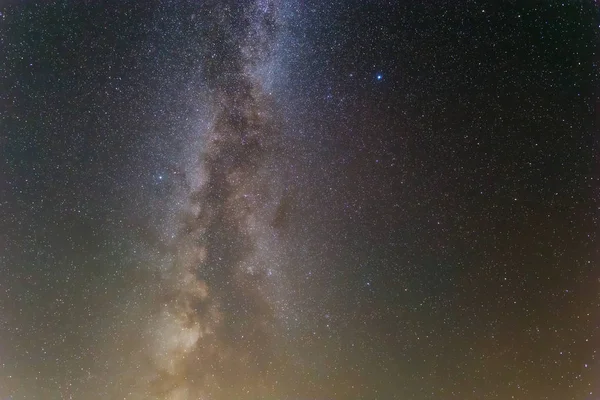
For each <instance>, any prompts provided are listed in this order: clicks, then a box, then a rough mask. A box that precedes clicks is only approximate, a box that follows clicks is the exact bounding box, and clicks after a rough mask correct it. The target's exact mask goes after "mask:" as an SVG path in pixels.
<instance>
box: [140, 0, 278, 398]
mask: <svg viewBox="0 0 600 400" xmlns="http://www.w3.org/2000/svg"><path fill="white" fill-rule="evenodd" d="M206 7H207V8H206V10H201V11H200V14H202V15H208V21H202V23H206V24H208V26H209V28H208V29H209V30H210V35H209V36H208V38H209V40H208V42H207V43H203V46H206V49H207V50H206V51H207V52H208V53H209V54H210V53H211V52H214V58H217V60H215V61H214V64H212V59H213V57H212V56H211V55H208V56H207V57H206V59H207V60H210V61H209V62H208V63H207V65H205V66H204V71H205V76H206V79H207V82H208V85H209V86H210V88H211V89H212V96H211V98H212V101H213V103H212V107H211V111H212V113H214V116H213V118H212V122H211V124H210V126H209V128H208V130H207V132H206V133H205V136H204V137H203V147H202V148H200V149H197V151H198V155H199V157H198V164H199V165H198V167H199V168H197V169H196V170H195V172H194V173H195V174H196V176H191V177H189V178H188V179H190V184H189V187H190V188H191V189H190V193H189V197H188V199H187V204H186V206H185V209H183V210H181V213H182V220H183V222H182V227H181V231H180V233H179V235H178V236H177V238H176V239H175V241H174V243H173V244H172V247H173V248H174V253H175V259H174V262H173V265H172V268H171V270H169V271H168V274H167V275H168V277H167V278H166V279H167V282H168V283H166V296H167V299H166V301H165V305H164V307H163V309H162V310H161V311H160V315H159V316H158V317H157V318H156V320H155V325H154V324H153V325H151V326H150V330H151V332H150V336H153V337H154V338H155V342H154V343H152V344H151V346H150V351H151V357H152V360H153V363H154V365H155V368H156V377H155V378H153V379H152V380H151V383H150V386H151V389H150V393H152V394H153V395H156V396H166V397H165V398H168V399H188V398H189V399H191V398H199V396H200V398H203V397H202V396H204V395H212V397H210V398H228V396H233V395H235V393H237V392H238V391H239V393H238V395H241V394H243V393H244V391H246V390H248V389H249V388H251V387H252V388H255V387H257V386H260V382H261V379H263V378H264V377H263V374H264V373H265V371H267V370H268V367H269V365H272V363H273V361H274V360H272V359H271V357H270V354H269V341H270V340H271V334H272V333H271V331H272V330H273V329H274V326H273V325H274V312H275V310H274V308H273V304H272V303H271V302H270V299H269V288H268V287H267V282H265V277H266V276H267V274H270V273H272V269H273V268H275V266H274V265H272V264H271V263H269V264H268V265H267V262H268V260H266V259H265V258H264V253H268V252H276V251H277V249H271V248H268V246H265V243H268V242H265V237H267V238H268V237H269V236H275V235H276V234H277V232H276V231H275V228H273V220H274V219H275V211H276V209H277V202H278V200H279V188H278V186H279V185H278V184H279V182H278V177H277V176H276V174H275V173H274V172H273V171H272V170H271V169H270V162H272V158H273V156H274V154H275V151H276V149H277V145H278V141H279V136H280V131H279V129H278V126H277V117H276V116H275V115H274V111H273V107H272V104H271V103H272V100H271V99H270V96H269V93H266V92H265V88H264V87H263V84H262V82H261V77H260V76H258V74H257V68H260V67H262V66H264V65H265V64H266V63H268V62H269V59H270V56H271V53H272V52H273V46H274V42H275V40H276V38H275V35H276V34H277V25H278V20H277V18H278V15H277V12H278V10H277V5H276V3H275V2H272V1H258V2H237V1H234V2H217V3H215V4H211V5H208V6H206ZM204 12H206V14H204ZM267 240H268V239H267ZM233 377H236V382H235V386H234V385H232V382H231V379H232V378H233ZM240 377H243V378H240ZM246 395H247V393H246ZM161 398H162V397H161Z"/></svg>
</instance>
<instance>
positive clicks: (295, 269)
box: [0, 1, 600, 400]
mask: <svg viewBox="0 0 600 400" xmlns="http://www.w3.org/2000/svg"><path fill="white" fill-rule="evenodd" d="M213 3H214V4H216V3H215V2H204V3H203V4H201V5H200V3H199V2H191V1H189V2H188V1H181V2H169V1H151V2H111V1H102V2H44V3H42V2H33V1H29V2H10V3H2V8H1V9H0V11H1V12H2V15H1V16H0V23H1V24H2V25H1V28H0V35H1V36H0V39H1V42H0V44H1V50H0V51H1V54H2V64H1V65H0V70H1V71H2V80H1V82H2V83H1V87H0V93H1V96H2V103H1V104H2V109H1V112H2V114H1V115H2V120H1V125H0V146H1V150H2V157H1V158H0V160H1V162H2V164H1V168H0V398H2V399H4V398H12V399H38V398H39V399H63V398H69V397H68V396H69V395H72V396H73V397H72V398H85V399H88V398H89V399H93V398H112V397H106V396H104V397H94V396H100V395H101V392H98V390H97V389H96V388H98V387H108V386H112V388H111V389H106V390H107V391H106V393H109V394H112V395H114V396H117V395H118V396H120V397H124V396H126V393H127V391H128V390H129V389H127V388H125V386H124V384H123V383H121V381H119V378H118V377H117V376H118V375H119V372H117V371H121V370H122V368H127V366H132V365H133V364H134V363H135V362H136V361H135V358H133V357H129V355H130V352H129V351H128V348H129V347H132V346H133V345H132V344H131V343H130V342H129V341H130V340H131V338H128V337H127V333H126V332H129V330H128V329H130V328H129V327H130V326H131V325H135V324H136V323H137V322H136V321H137V319H138V318H139V320H140V321H141V320H145V318H146V309H145V308H144V307H143V304H144V302H145V300H144V293H145V292H144V290H145V289H144V288H143V287H144V285H146V282H148V280H150V279H153V278H149V277H152V276H154V274H155V272H152V268H150V267H148V265H149V264H151V263H157V261H156V260H159V259H161V257H162V255H163V253H165V252H168V250H166V249H167V248H168V246H167V245H166V244H165V241H164V239H163V238H162V236H161V235H163V234H164V232H163V230H164V226H166V225H168V221H170V219H169V218H171V216H172V215H173V214H177V211H172V210H173V209H176V208H177V207H176V203H177V199H178V196H179V194H178V193H180V190H181V187H182V183H181V180H182V179H184V178H181V175H182V172H181V171H183V170H185V163H186V161H185V160H184V157H185V154H186V150H188V149H189V148H190V147H193V146H202V145H201V144H199V142H193V141H191V140H190V137H195V136H194V135H195V132H200V131H201V130H202V128H200V127H202V126H204V125H205V124H206V121H208V120H210V115H211V112H212V111H211V110H212V108H211V104H210V100H207V99H211V97H210V95H211V93H212V91H214V90H217V89H218V88H219V87H221V86H223V85H224V84H223V81H221V80H220V79H224V80H225V79H226V78H220V75H219V71H220V69H221V68H222V66H223V64H220V63H221V62H222V59H221V58H223V59H224V58H226V54H225V53H224V52H226V51H227V50H226V46H225V45H223V43H222V42H221V39H220V38H219V37H218V35H212V33H214V32H218V30H217V31H215V29H213V28H211V25H210V23H207V22H206V21H219V19H218V18H217V17H213V16H211V17H209V16H208V10H210V9H211V7H212V6H213V5H214V4H213ZM225 3H227V2H225ZM246 3H252V2H246ZM232 4H233V3H232ZM215 8H216V9H219V7H217V6H215ZM280 8H281V10H283V11H282V12H281V14H282V17H281V37H282V39H281V41H280V42H279V43H278V45H277V48H276V49H275V50H274V51H275V53H276V54H277V62H276V65H275V67H273V68H272V70H271V71H270V72H269V73H268V75H269V76H270V77H271V78H272V79H273V81H274V83H273V85H272V87H271V88H270V89H269V94H270V95H272V97H273V102H274V104H275V105H274V107H275V108H276V109H277V110H278V118H279V121H278V122H279V123H280V125H281V127H282V146H283V149H282V151H281V154H280V155H279V158H277V159H276V161H274V162H275V163H277V166H278V167H279V168H280V170H281V171H282V172H281V179H282V181H283V182H284V184H283V186H284V189H283V193H284V194H283V195H282V198H281V200H280V203H279V207H280V212H281V214H282V217H281V222H280V224H281V225H280V226H281V228H277V229H279V231H280V232H281V237H282V242H284V243H286V245H285V248H286V252H287V254H288V258H287V260H288V261H287V264H285V265H286V266H285V267H284V268H283V271H282V274H283V275H285V277H286V278H285V281H286V282H287V284H288V286H287V287H288V289H289V291H290V298H289V303H288V305H287V306H286V307H287V308H286V310H288V311H289V313H288V314H287V315H288V317H289V318H290V321H291V320H294V321H295V322H294V323H290V324H289V325H286V329H285V330H284V331H280V330H276V331H275V333H273V336H274V337H276V338H278V340H279V339H281V341H282V343H284V344H283V345H273V346H274V352H275V353H276V354H280V353H285V354H286V355H289V354H292V355H296V356H292V358H294V359H295V362H297V364H294V366H293V367H290V368H297V371H298V373H297V375H296V376H291V377H290V376H289V375H286V374H287V372H285V371H282V372H281V376H280V377H279V381H280V386H276V385H275V386H274V387H276V388H275V389H273V391H272V392H271V393H272V396H273V398H332V399H358V398H360V399H381V398H392V399H415V400H421V399H496V398H498V399H507V398H513V397H511V396H514V398H516V399H551V400H553V399H590V400H591V399H596V398H597V396H598V393H600V392H598V390H600V388H599V387H598V378H597V376H598V368H599V364H598V353H597V350H598V344H599V339H598V321H599V318H600V315H599V314H598V308H599V306H600V302H599V299H598V285H599V282H600V280H599V279H600V275H598V263H599V262H600V259H599V258H598V251H599V246H598V241H597V235H598V203H597V200H598V195H599V193H598V187H599V177H598V174H597V173H598V133H597V122H598V120H597V115H598V104H599V102H598V100H599V98H598V91H597V83H598V82H597V77H598V26H599V23H600V22H599V21H600V20H599V18H598V7H597V4H595V3H593V2H585V1H564V2H561V1H547V2H532V3H527V4H525V3H523V2H475V1H469V2H466V1H457V2H455V1H453V2H446V1H425V2H419V4H415V3H414V2H403V1H367V2H362V1H360V2H359V1H332V2H316V1H314V2H313V1H298V2H290V3H285V2H281V5H280ZM211 18H216V19H214V20H213V19H211ZM233 18H236V17H235V16H234V17H233ZM217 23H218V22H217ZM228 29H229V28H228ZM231 29H233V28H231ZM207 43H209V44H210V46H209V45H208V44H207ZM211 46H212V47H211ZM211 54H216V58H213V57H211ZM224 54H225V55H224ZM220 57H221V58H220ZM215 59H216V61H215ZM211 63H214V64H211ZM207 71H208V72H207ZM215 88H217V89H215ZM159 177H164V179H163V178H159ZM188 177H189V176H187V175H186V177H185V178H188ZM140 287H142V288H141V289H140ZM132 296H133V298H135V299H136V300H131V298H132ZM150 301H153V300H148V302H150ZM140 305H142V306H140ZM140 307H141V309H142V310H143V311H139V312H138V311H132V310H138V309H139V308H140ZM131 315H134V317H135V319H136V321H134V320H132V317H131ZM286 321H287V320H286ZM128 340H129V341H128ZM115 346H116V347H115ZM107 348H110V349H111V350H107ZM288 350H289V351H288ZM100 360H101V361H100ZM222 376H223V378H224V379H225V381H227V380H228V379H229V380H233V383H232V385H233V386H235V378H234V377H231V376H229V375H228V373H227V372H222ZM140 379H141V378H140ZM269 379H271V380H273V381H274V380H276V379H277V377H270V378H269ZM254 390H255V388H250V391H251V392H252V394H251V395H248V398H259V397H258V396H259V395H258V394H255V392H254ZM256 393H258V392H256ZM215 396H219V394H216V395H215ZM252 396H254V397H252ZM276 396H279V397H276ZM114 398H117V397H114ZM126 398H127V397H126ZM131 398H136V397H131ZM149 398H152V397H149ZM215 398H219V397H215Z"/></svg>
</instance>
